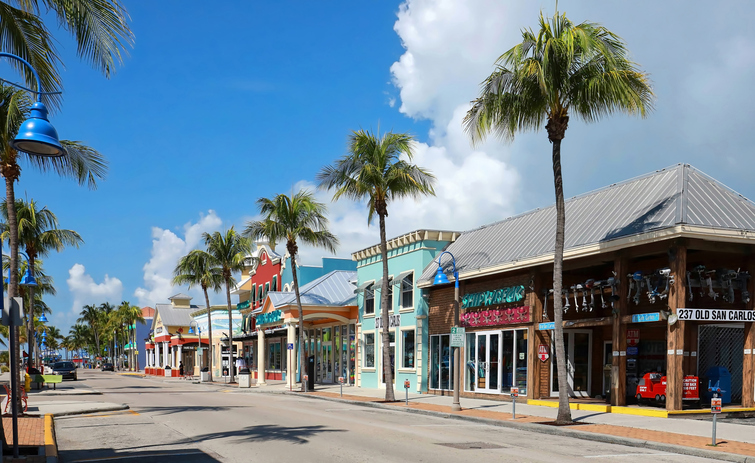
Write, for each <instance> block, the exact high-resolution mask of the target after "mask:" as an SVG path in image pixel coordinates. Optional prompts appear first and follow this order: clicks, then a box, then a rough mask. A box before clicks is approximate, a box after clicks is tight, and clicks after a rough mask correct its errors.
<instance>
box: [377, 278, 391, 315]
mask: <svg viewBox="0 0 755 463" xmlns="http://www.w3.org/2000/svg"><path fill="white" fill-rule="evenodd" d="M389 283H390V279H389ZM377 289H379V290H381V291H382V290H383V288H382V283H381V287H380V288H377ZM380 304H381V308H382V304H383V295H382V294H381V295H380ZM388 307H391V308H392V307H393V285H392V284H388ZM389 312H390V310H389Z"/></svg>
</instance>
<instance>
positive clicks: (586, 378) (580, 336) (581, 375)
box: [551, 330, 592, 397]
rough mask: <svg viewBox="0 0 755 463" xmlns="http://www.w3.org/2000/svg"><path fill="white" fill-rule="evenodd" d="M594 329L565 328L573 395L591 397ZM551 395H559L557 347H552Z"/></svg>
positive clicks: (567, 374)
mask: <svg viewBox="0 0 755 463" xmlns="http://www.w3.org/2000/svg"><path fill="white" fill-rule="evenodd" d="M591 346H592V331H590V330H564V347H565V350H566V376H567V385H568V389H569V395H570V396H571V397H590V384H591V380H592V375H591V370H590V364H591V363H592V349H591ZM551 358H552V359H553V361H552V362H551V396H557V395H558V370H557V365H556V348H555V346H552V347H551Z"/></svg>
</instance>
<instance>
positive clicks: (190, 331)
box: [189, 326, 194, 334]
mask: <svg viewBox="0 0 755 463" xmlns="http://www.w3.org/2000/svg"><path fill="white" fill-rule="evenodd" d="M189 334H194V327H193V326H190V327H189Z"/></svg>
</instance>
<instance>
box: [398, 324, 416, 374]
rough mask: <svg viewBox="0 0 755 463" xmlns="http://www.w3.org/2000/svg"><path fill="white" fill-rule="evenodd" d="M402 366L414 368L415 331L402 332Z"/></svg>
mask: <svg viewBox="0 0 755 463" xmlns="http://www.w3.org/2000/svg"><path fill="white" fill-rule="evenodd" d="M401 338H402V339H401V359H402V362H401V366H402V367H403V368H414V354H415V351H414V330H406V331H402V332H401Z"/></svg>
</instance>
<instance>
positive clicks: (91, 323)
mask: <svg viewBox="0 0 755 463" xmlns="http://www.w3.org/2000/svg"><path fill="white" fill-rule="evenodd" d="M79 315H80V316H79V319H78V320H76V322H77V325H79V324H86V325H88V328H89V336H87V338H90V340H88V341H89V342H91V341H93V342H94V348H95V352H96V355H100V337H101V335H102V333H101V329H102V328H103V321H104V320H103V317H102V311H100V309H98V308H97V306H95V305H91V304H88V305H85V306H84V307H83V308H82V310H81V312H80V313H79ZM77 325H74V328H75V327H76V326H77ZM79 326H81V325H79Z"/></svg>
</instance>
